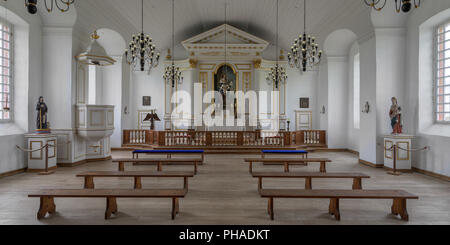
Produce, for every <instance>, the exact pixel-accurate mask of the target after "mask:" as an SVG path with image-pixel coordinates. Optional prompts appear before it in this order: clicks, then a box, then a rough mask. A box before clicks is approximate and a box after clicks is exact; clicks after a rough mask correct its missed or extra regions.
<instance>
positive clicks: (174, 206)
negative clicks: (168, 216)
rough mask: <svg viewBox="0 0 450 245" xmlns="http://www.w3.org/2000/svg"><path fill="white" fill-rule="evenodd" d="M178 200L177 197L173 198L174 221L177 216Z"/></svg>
mask: <svg viewBox="0 0 450 245" xmlns="http://www.w3.org/2000/svg"><path fill="white" fill-rule="evenodd" d="M177 199H178V198H176V197H174V198H172V220H174V219H175V216H177Z"/></svg>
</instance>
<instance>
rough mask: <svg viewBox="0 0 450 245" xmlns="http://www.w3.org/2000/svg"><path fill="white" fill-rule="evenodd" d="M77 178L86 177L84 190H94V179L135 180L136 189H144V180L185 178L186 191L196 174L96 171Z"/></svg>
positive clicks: (84, 173) (81, 174)
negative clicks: (117, 178) (189, 180)
mask: <svg viewBox="0 0 450 245" xmlns="http://www.w3.org/2000/svg"><path fill="white" fill-rule="evenodd" d="M77 177H84V188H85V189H94V188H95V185H94V177H101V178H107V177H122V178H126V177H128V178H134V189H142V178H146V177H147V178H149V177H153V178H177V177H179V178H183V179H184V185H183V186H184V189H186V190H187V189H188V178H189V177H194V172H154V171H127V172H124V171H119V172H116V171H94V172H83V173H80V174H77Z"/></svg>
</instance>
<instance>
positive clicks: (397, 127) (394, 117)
mask: <svg viewBox="0 0 450 245" xmlns="http://www.w3.org/2000/svg"><path fill="white" fill-rule="evenodd" d="M391 100H392V106H391V110H390V111H389V117H390V118H391V126H392V134H401V133H402V131H403V123H402V108H401V107H400V106H399V105H398V102H397V98H395V97H392V99H391Z"/></svg>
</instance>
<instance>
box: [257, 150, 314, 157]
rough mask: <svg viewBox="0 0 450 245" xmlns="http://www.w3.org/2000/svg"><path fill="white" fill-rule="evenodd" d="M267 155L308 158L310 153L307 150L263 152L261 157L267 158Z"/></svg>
mask: <svg viewBox="0 0 450 245" xmlns="http://www.w3.org/2000/svg"><path fill="white" fill-rule="evenodd" d="M267 154H277V155H299V156H302V157H303V158H308V152H307V151H305V150H262V151H261V157H262V158H265V156H266V155H267Z"/></svg>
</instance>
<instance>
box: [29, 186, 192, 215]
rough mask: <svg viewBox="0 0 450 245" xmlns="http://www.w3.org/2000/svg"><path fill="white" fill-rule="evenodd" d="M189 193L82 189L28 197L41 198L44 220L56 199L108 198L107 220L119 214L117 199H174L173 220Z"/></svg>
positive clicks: (53, 209)
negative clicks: (181, 199)
mask: <svg viewBox="0 0 450 245" xmlns="http://www.w3.org/2000/svg"><path fill="white" fill-rule="evenodd" d="M186 193H187V190H184V189H179V190H177V189H170V190H169V189H168V190H124V189H116V190H100V189H81V190H63V189H49V190H40V191H37V192H35V193H32V194H30V195H28V197H39V198H40V207H39V211H38V213H37V218H38V219H42V218H44V217H45V215H46V214H47V213H50V214H53V213H55V211H56V205H55V201H54V198H106V211H105V219H108V218H110V217H111V214H116V213H117V201H116V199H117V198H171V199H172V219H175V216H176V215H177V214H178V212H179V202H178V199H179V198H183V197H184V196H185V195H186Z"/></svg>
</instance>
